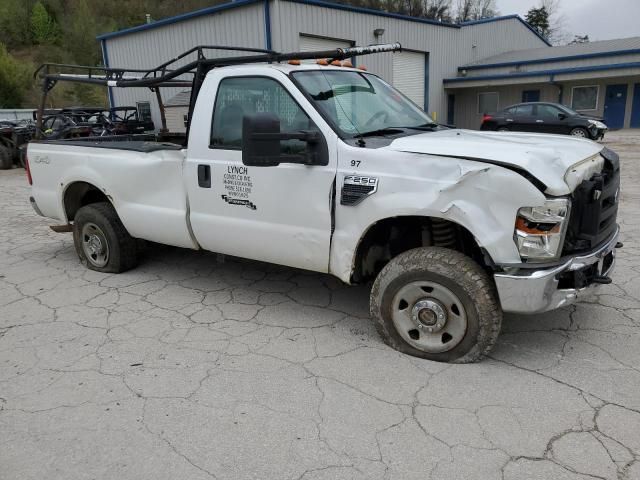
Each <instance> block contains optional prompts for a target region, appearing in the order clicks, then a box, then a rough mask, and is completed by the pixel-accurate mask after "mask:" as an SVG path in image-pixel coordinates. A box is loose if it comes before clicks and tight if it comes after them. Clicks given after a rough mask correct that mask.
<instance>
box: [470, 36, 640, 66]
mask: <svg viewBox="0 0 640 480" xmlns="http://www.w3.org/2000/svg"><path fill="white" fill-rule="evenodd" d="M634 53H640V37H630V38H619V39H615V40H602V41H597V42H589V43H578V44H573V45H564V46H560V47H553V48H547V47H542V48H532V49H529V50H517V51H512V52H506V53H501V54H500V55H495V56H493V57H488V58H484V59H482V60H479V61H477V62H474V63H471V64H468V65H464V66H462V67H459V68H458V70H475V69H485V68H492V67H508V66H517V65H530V64H536V63H546V62H551V61H553V62H557V61H572V60H581V59H586V58H597V57H610V56H619V55H629V54H634Z"/></svg>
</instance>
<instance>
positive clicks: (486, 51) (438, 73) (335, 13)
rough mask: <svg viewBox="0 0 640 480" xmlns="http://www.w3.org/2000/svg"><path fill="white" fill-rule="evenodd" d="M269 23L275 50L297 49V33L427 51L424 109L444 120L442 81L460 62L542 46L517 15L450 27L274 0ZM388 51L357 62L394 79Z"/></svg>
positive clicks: (357, 43) (444, 97) (361, 43)
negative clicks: (426, 106)
mask: <svg viewBox="0 0 640 480" xmlns="http://www.w3.org/2000/svg"><path fill="white" fill-rule="evenodd" d="M271 22H272V29H271V30H272V32H273V33H272V35H273V48H274V49H276V50H282V51H286V50H296V49H298V48H299V42H300V35H301V34H308V35H319V36H325V37H330V38H338V39H342V40H348V41H353V42H355V44H356V45H368V44H371V43H376V42H379V43H387V42H400V43H401V44H402V46H403V47H404V48H407V49H410V50H413V51H417V52H425V53H426V52H428V53H429V89H428V91H429V113H433V112H436V116H437V117H438V120H443V121H444V119H445V113H446V106H447V105H446V95H445V93H444V89H443V86H442V80H443V79H444V78H448V77H452V76H455V75H456V72H457V68H458V67H459V66H460V65H464V64H467V63H471V62H473V61H476V60H478V59H480V58H484V57H489V56H492V55H496V54H498V53H502V52H506V51H510V50H520V49H528V48H536V47H541V46H544V45H545V44H544V42H543V41H542V40H540V38H539V37H537V36H536V35H535V34H533V33H532V32H531V31H530V30H529V29H527V28H526V27H525V26H524V25H523V24H522V23H521V22H519V21H518V20H516V19H509V20H503V21H498V22H492V23H482V24H476V25H469V26H464V27H462V28H452V27H447V26H444V25H442V26H440V25H432V24H426V23H420V22H412V21H407V20H402V19H396V18H390V17H383V16H377V15H369V14H365V13H359V12H352V11H341V10H336V9H332V8H326V7H319V6H315V5H308V4H302V3H295V2H288V1H281V0H274V1H273V2H272V4H271ZM291 26H294V28H292V27H291ZM376 28H384V29H385V33H384V36H382V37H380V38H378V39H376V37H375V36H374V35H373V31H374V30H375V29H376ZM391 55H392V54H390V53H387V54H380V55H371V56H369V57H363V58H361V59H359V60H358V64H359V65H366V66H367V68H368V69H369V71H371V72H373V73H376V74H378V75H380V76H381V77H383V78H384V79H385V80H387V81H388V82H393V75H392V66H393V61H392V57H391Z"/></svg>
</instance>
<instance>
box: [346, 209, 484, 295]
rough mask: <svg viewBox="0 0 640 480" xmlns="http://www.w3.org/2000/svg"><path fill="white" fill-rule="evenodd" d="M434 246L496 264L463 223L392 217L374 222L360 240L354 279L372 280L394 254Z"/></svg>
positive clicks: (352, 276)
mask: <svg viewBox="0 0 640 480" xmlns="http://www.w3.org/2000/svg"><path fill="white" fill-rule="evenodd" d="M431 246H434V247H445V248H451V249H452V250H457V251H459V252H462V253H464V254H465V255H467V256H469V257H471V258H473V259H474V260H475V261H477V262H478V263H479V264H480V265H481V266H482V267H483V268H486V269H488V268H490V267H491V265H492V264H493V262H492V260H491V257H490V256H489V254H488V253H487V252H486V251H485V250H484V249H482V248H481V247H480V246H479V245H478V242H477V241H476V239H475V237H474V236H473V234H471V232H470V231H469V230H467V229H466V228H465V227H463V226H462V225H459V224H457V223H454V222H451V221H449V220H444V219H442V218H437V217H414V216H408V217H392V218H385V219H384V220H379V221H378V222H376V223H374V224H373V225H372V226H371V227H369V229H368V230H367V232H366V233H365V234H364V236H363V237H362V238H361V239H360V243H359V244H358V248H357V250H356V255H355V261H354V265H353V272H352V273H351V282H352V283H363V282H367V281H369V280H372V279H373V278H375V277H376V275H378V273H379V272H380V270H382V268H384V266H385V265H386V264H387V263H388V262H389V260H391V259H392V258H394V257H395V256H397V255H399V254H401V253H403V252H406V251H407V250H411V249H413V248H418V247H431Z"/></svg>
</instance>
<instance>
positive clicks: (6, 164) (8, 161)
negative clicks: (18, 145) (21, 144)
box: [0, 145, 13, 170]
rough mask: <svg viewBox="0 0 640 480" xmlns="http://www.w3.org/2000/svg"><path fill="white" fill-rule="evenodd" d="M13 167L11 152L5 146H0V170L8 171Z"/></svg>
mask: <svg viewBox="0 0 640 480" xmlns="http://www.w3.org/2000/svg"><path fill="white" fill-rule="evenodd" d="M11 167H13V158H12V157H11V150H9V148H8V147H6V146H5V145H0V170H9V169H10V168H11Z"/></svg>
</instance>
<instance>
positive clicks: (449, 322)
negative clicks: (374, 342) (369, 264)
mask: <svg viewBox="0 0 640 480" xmlns="http://www.w3.org/2000/svg"><path fill="white" fill-rule="evenodd" d="M370 307H371V316H372V317H373V319H374V321H375V323H376V328H377V330H378V333H379V334H380V336H381V337H382V339H383V340H384V342H385V343H386V344H387V345H389V346H391V347H392V348H394V349H396V350H398V351H400V352H403V353H407V354H409V355H413V356H415V357H420V358H426V359H429V360H435V361H438V362H450V363H471V362H476V361H478V360H480V359H481V358H482V357H483V356H485V355H486V354H487V353H489V351H490V350H491V348H492V347H493V345H494V344H495V342H496V340H497V338H498V335H499V334H500V327H501V324H502V309H501V308H500V305H499V302H498V299H497V292H496V289H495V286H494V284H493V282H492V281H491V279H490V278H489V276H488V275H487V273H486V272H485V271H484V270H482V268H481V267H480V266H479V265H478V264H477V263H476V262H474V261H473V260H472V259H471V258H469V257H467V256H465V255H463V254H462V253H460V252H457V251H454V250H449V249H446V248H439V247H426V248H416V249H414V250H409V251H407V252H404V253H402V254H400V255H398V256H397V257H395V258H394V259H392V260H391V261H390V262H389V263H388V264H387V265H386V266H385V267H384V268H383V269H382V271H381V272H380V274H379V275H378V277H377V278H376V280H375V282H374V284H373V288H372V290H371V300H370Z"/></svg>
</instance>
